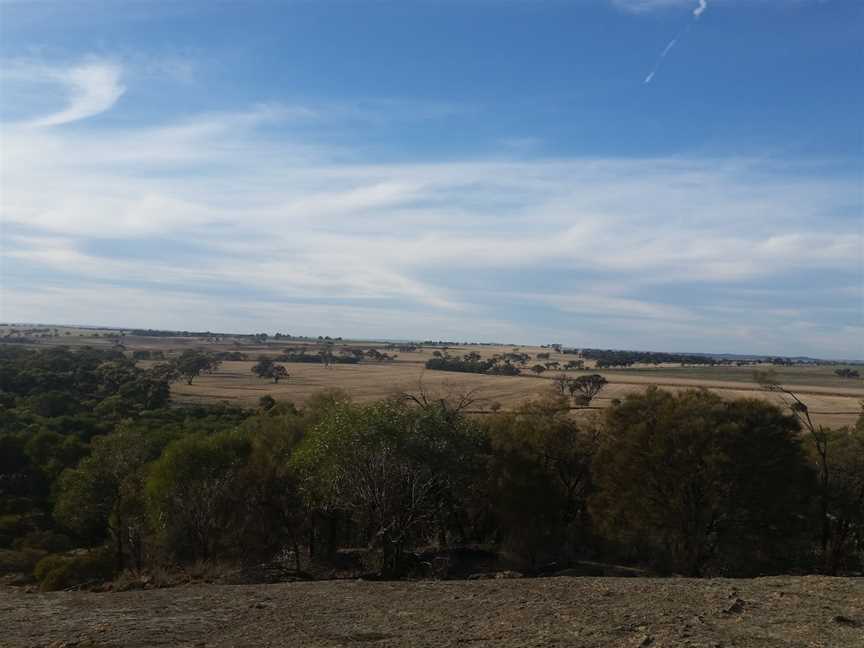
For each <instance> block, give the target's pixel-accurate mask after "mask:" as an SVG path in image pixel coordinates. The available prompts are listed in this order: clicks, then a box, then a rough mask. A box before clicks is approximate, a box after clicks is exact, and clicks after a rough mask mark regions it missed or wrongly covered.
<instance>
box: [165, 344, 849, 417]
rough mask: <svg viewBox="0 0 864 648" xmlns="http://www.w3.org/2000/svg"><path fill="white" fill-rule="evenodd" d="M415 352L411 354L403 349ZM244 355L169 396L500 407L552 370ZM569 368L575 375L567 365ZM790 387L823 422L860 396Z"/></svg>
mask: <svg viewBox="0 0 864 648" xmlns="http://www.w3.org/2000/svg"><path fill="white" fill-rule="evenodd" d="M411 355H415V354H411ZM253 364H254V363H253V362H250V361H228V362H224V363H222V365H221V367H220V368H219V369H218V370H217V371H216V372H214V373H213V374H205V375H202V376H200V377H198V378H196V379H195V381H194V382H193V384H192V385H186V384H185V383H182V382H180V383H176V384H175V385H174V386H173V388H172V393H173V395H174V398H175V399H176V400H177V401H180V402H203V403H217V402H220V401H228V402H231V403H236V404H238V405H243V406H247V407H253V406H255V405H256V404H257V402H258V399H259V398H260V397H261V396H264V395H270V396H272V397H273V398H275V399H277V400H290V401H293V402H294V403H295V404H298V405H300V404H302V403H303V402H304V401H305V400H306V399H307V398H309V396H311V395H312V394H314V393H316V392H318V391H321V390H322V389H328V388H334V387H335V388H340V389H344V390H345V391H347V392H348V393H349V394H351V396H352V398H354V399H355V400H357V401H361V402H362V401H371V400H376V399H380V398H384V397H387V396H389V395H391V394H394V393H397V392H404V391H417V389H418V388H419V385H420V383H421V381H422V384H423V385H424V387H425V388H427V389H430V390H438V391H451V392H453V393H458V392H464V391H468V390H476V397H477V398H478V401H477V403H476V408H477V409H484V408H488V407H489V406H490V405H491V404H492V403H493V402H497V403H500V404H501V405H502V407H503V409H510V408H513V407H515V406H517V405H519V404H520V403H522V402H525V401H527V400H530V399H532V398H535V397H537V396H539V395H541V394H543V393H546V392H548V391H549V390H550V389H551V388H552V377H553V376H554V374H555V373H557V372H554V371H551V372H547V373H546V374H544V375H542V376H539V377H538V376H535V375H533V374H527V375H521V376H488V375H484V374H468V373H457V372H449V371H427V370H425V369H424V368H423V365H422V364H419V363H418V362H409V361H402V362H400V361H398V360H397V361H396V362H392V363H380V364H367V363H362V364H356V365H349V364H336V365H332V366H331V367H329V368H328V367H324V366H323V365H320V364H310V363H285V367H286V368H287V369H288V372H289V373H290V379H289V380H288V381H280V382H279V383H278V384H274V383H273V382H272V381H270V380H266V379H259V378H257V377H256V376H255V375H254V374H253V373H252V371H251V368H252V365H253ZM600 373H602V374H603V375H604V376H605V377H606V378H607V379H608V380H609V385H608V386H607V387H606V389H604V390H603V392H601V395H600V398H598V399H597V400H596V401H595V403H594V404H595V405H597V406H599V407H605V406H608V404H609V403H610V402H611V400H612V399H614V398H623V397H624V396H625V395H626V394H628V393H632V392H634V391H641V390H643V389H644V388H645V387H646V386H647V385H649V384H657V385H660V386H662V387H665V388H670V389H685V388H689V387H699V386H705V387H709V388H710V389H711V390H712V391H715V392H717V393H718V394H719V395H721V396H723V397H728V398H735V397H748V396H749V397H754V396H755V397H758V398H765V399H769V400H772V401H778V396H776V395H774V394H769V393H766V392H765V391H764V390H762V389H761V388H760V387H759V385H757V384H755V383H753V382H739V381H724V380H717V379H715V380H711V381H707V380H703V381H700V380H698V379H695V378H690V377H686V378H675V377H670V376H669V375H668V373H667V374H665V375H664V374H662V373H661V374H658V375H657V376H656V377H655V376H653V375H652V374H650V373H649V372H647V371H646V372H645V373H632V372H627V371H617V370H613V371H601V372H600ZM570 375H574V376H575V375H579V374H578V373H575V372H570ZM796 389H797V390H798V391H799V393H801V394H802V395H803V397H804V399H805V401H806V402H807V403H808V404H809V406H810V408H811V410H812V412H813V415H814V419H815V420H816V422H817V423H821V424H824V425H829V426H835V427H837V426H843V425H850V424H852V423H854V422H855V420H856V419H857V417H858V415H859V413H860V404H859V403H860V401H862V400H864V387H862V388H857V389H855V388H852V387H849V388H846V389H843V390H840V389H837V388H834V387H826V386H822V385H812V386H800V387H796Z"/></svg>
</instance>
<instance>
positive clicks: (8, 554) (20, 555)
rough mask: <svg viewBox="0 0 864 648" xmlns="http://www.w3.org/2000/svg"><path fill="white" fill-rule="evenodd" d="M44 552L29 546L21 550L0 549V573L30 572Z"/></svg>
mask: <svg viewBox="0 0 864 648" xmlns="http://www.w3.org/2000/svg"><path fill="white" fill-rule="evenodd" d="M45 553H46V552H44V551H40V550H39V549H29V548H28V549H24V550H22V551H11V550H8V549H0V574H18V573H30V572H32V571H33V567H34V566H35V565H36V563H38V562H39V560H40V559H41V558H43V557H44V556H45Z"/></svg>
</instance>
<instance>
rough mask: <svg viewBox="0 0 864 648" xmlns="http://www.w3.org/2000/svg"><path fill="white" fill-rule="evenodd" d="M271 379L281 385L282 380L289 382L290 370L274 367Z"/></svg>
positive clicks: (278, 366) (271, 371)
mask: <svg viewBox="0 0 864 648" xmlns="http://www.w3.org/2000/svg"><path fill="white" fill-rule="evenodd" d="M270 377H271V378H272V379H273V382H274V383H277V384H278V383H279V381H280V380H288V370H287V369H286V368H285V367H283V366H282V365H273V368H272V369H271V370H270Z"/></svg>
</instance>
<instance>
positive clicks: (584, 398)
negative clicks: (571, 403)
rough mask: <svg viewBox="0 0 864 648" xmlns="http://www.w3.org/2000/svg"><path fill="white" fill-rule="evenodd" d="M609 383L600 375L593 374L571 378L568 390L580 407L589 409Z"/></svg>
mask: <svg viewBox="0 0 864 648" xmlns="http://www.w3.org/2000/svg"><path fill="white" fill-rule="evenodd" d="M607 383H608V381H607V380H606V379H605V378H604V377H603V376H601V375H600V374H591V375H590V376H579V377H578V378H571V379H570V381H569V382H568V387H567V388H568V389H569V391H570V396H572V397H573V399H574V400H575V401H576V402H577V403H578V404H579V405H584V406H585V407H588V406H589V405H591V401H593V400H594V399H595V398H596V397H597V394H599V393H600V392H601V391H602V390H603V388H604V387H605V386H606V384H607Z"/></svg>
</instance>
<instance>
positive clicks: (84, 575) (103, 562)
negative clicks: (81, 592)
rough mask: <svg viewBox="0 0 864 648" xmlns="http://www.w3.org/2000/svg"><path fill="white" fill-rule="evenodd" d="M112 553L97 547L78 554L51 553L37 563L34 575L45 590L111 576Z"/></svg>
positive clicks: (112, 568) (62, 587)
mask: <svg viewBox="0 0 864 648" xmlns="http://www.w3.org/2000/svg"><path fill="white" fill-rule="evenodd" d="M113 573H114V563H113V559H112V557H111V553H110V552H108V551H105V550H102V549H97V550H95V551H91V552H88V553H83V554H77V555H61V554H51V555H48V556H45V557H44V558H43V559H42V560H40V561H39V562H38V563H37V564H36V568H35V569H34V570H33V575H34V576H35V577H36V580H38V581H39V586H40V587H41V589H43V590H44V591H54V590H60V589H66V588H69V587H75V586H76V585H84V584H86V583H91V582H94V581H101V580H106V579H109V578H111V576H112V575H113Z"/></svg>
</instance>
